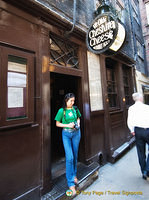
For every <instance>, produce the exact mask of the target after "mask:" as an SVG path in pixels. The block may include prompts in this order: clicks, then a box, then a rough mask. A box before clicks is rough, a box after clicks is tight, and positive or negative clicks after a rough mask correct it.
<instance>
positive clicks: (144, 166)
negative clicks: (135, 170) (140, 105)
mask: <svg viewBox="0 0 149 200" xmlns="http://www.w3.org/2000/svg"><path fill="white" fill-rule="evenodd" d="M135 138H136V147H137V153H138V159H139V164H140V167H141V171H142V174H144V173H146V172H148V173H149V155H148V158H147V161H146V144H149V128H146V129H145V128H139V127H135Z"/></svg>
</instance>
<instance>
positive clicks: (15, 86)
mask: <svg viewBox="0 0 149 200" xmlns="http://www.w3.org/2000/svg"><path fill="white" fill-rule="evenodd" d="M26 91H27V59H25V58H20V57H16V56H12V55H9V56H8V72H7V120H10V119H17V118H24V117H26V116H27V113H26V104H27V95H26Z"/></svg>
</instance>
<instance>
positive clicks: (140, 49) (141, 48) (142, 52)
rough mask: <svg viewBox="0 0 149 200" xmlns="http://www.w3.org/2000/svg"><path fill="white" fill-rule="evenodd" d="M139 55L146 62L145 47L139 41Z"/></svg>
mask: <svg viewBox="0 0 149 200" xmlns="http://www.w3.org/2000/svg"><path fill="white" fill-rule="evenodd" d="M137 52H138V55H139V56H140V57H141V58H142V59H143V60H144V46H143V45H142V44H141V43H140V42H139V41H138V40H137Z"/></svg>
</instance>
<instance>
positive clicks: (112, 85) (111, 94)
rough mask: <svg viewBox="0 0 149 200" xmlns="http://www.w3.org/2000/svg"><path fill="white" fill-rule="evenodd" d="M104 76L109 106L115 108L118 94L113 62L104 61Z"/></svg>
mask: <svg viewBox="0 0 149 200" xmlns="http://www.w3.org/2000/svg"><path fill="white" fill-rule="evenodd" d="M106 76H107V93H108V101H109V107H111V108H116V107H118V100H117V98H118V95H117V83H116V72H115V67H114V63H112V62H111V63H110V62H109V63H108V62H106Z"/></svg>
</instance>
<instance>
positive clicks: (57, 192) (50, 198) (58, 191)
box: [41, 162, 99, 200]
mask: <svg viewBox="0 0 149 200" xmlns="http://www.w3.org/2000/svg"><path fill="white" fill-rule="evenodd" d="M98 169H99V164H98V163H97V162H93V163H91V164H90V165H85V164H83V163H78V173H77V174H78V179H79V184H80V183H81V182H83V181H85V179H87V178H88V177H89V176H90V175H92V174H93V173H94V172H95V171H97V170H98ZM66 190H68V186H67V181H66V177H65V174H63V175H61V176H60V177H58V178H56V179H55V180H53V189H52V190H51V191H50V192H49V193H47V194H45V195H44V196H42V198H41V200H58V199H62V198H64V199H71V198H69V197H67V196H66V195H65V192H66Z"/></svg>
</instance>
